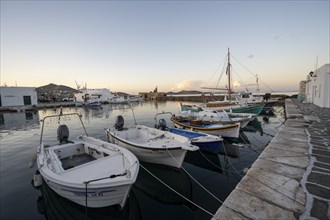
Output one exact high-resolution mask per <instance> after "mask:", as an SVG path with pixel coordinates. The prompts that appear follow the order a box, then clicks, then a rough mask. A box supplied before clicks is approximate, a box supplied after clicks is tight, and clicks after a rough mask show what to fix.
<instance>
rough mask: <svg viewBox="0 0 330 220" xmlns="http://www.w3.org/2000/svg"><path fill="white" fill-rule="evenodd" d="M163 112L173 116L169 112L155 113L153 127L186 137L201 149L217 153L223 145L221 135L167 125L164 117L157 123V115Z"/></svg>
mask: <svg viewBox="0 0 330 220" xmlns="http://www.w3.org/2000/svg"><path fill="white" fill-rule="evenodd" d="M163 114H170V115H171V116H173V115H172V113H171V112H162V113H158V114H156V116H155V122H156V123H155V128H158V129H160V130H163V131H169V132H171V133H174V134H178V135H181V136H184V137H187V138H189V140H190V141H191V144H193V145H196V146H198V147H199V149H200V150H201V151H204V152H209V153H214V154H218V153H219V152H220V151H221V148H222V146H223V138H222V137H221V136H215V135H211V134H206V133H202V132H197V131H192V130H187V129H181V128H175V127H167V123H166V120H165V119H164V118H160V119H159V120H158V123H157V119H158V118H157V116H159V115H163Z"/></svg>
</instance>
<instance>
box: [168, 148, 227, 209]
mask: <svg viewBox="0 0 330 220" xmlns="http://www.w3.org/2000/svg"><path fill="white" fill-rule="evenodd" d="M166 151H167V152H168V153H169V154H170V155H171V157H172V158H173V160H174V161H175V162H176V163H177V164H178V165H180V168H182V170H183V171H184V172H185V173H187V174H188V176H189V177H190V178H191V179H193V180H194V181H195V182H196V183H197V184H198V185H199V186H200V187H201V188H202V189H204V190H205V191H206V192H207V193H209V194H210V195H211V196H212V197H213V198H215V199H216V200H217V201H219V202H220V203H221V204H223V202H222V201H221V200H220V199H219V198H217V197H216V196H215V195H213V194H212V193H211V192H210V191H209V190H208V189H206V188H205V187H204V186H203V185H202V184H200V183H199V182H198V181H197V180H196V179H195V178H194V177H193V176H192V175H190V173H189V172H188V171H187V170H186V169H185V168H184V167H183V166H181V164H180V163H179V162H178V161H177V160H176V159H175V158H174V157H173V155H172V154H171V152H170V151H169V150H168V149H167V148H166Z"/></svg>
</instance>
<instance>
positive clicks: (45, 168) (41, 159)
mask: <svg viewBox="0 0 330 220" xmlns="http://www.w3.org/2000/svg"><path fill="white" fill-rule="evenodd" d="M72 115H76V116H78V117H79V119H80V121H81V123H82V120H81V116H80V115H79V114H78V113H71V114H62V113H60V115H55V116H46V117H45V118H44V119H43V120H42V131H41V138H40V146H39V147H38V151H37V154H36V162H37V167H38V171H39V172H40V174H41V176H42V179H43V182H45V183H47V185H48V186H49V187H50V188H51V189H52V190H54V191H55V192H56V193H57V194H59V195H60V196H62V197H65V198H66V199H69V200H71V201H73V202H75V203H77V204H79V205H83V206H86V207H105V206H110V205H115V204H119V205H120V206H121V208H122V207H123V206H124V205H125V201H126V199H127V196H128V193H129V191H130V189H131V186H132V185H133V184H134V182H135V180H136V178H137V175H138V171H139V161H138V159H137V158H136V157H135V155H133V154H132V153H131V152H129V151H128V150H127V149H124V148H122V147H120V146H118V145H115V144H111V143H107V142H105V141H102V140H99V139H95V138H92V137H88V136H87V133H86V130H85V127H84V126H83V123H82V126H83V128H84V130H85V135H81V136H78V137H77V138H76V139H73V140H69V130H68V127H67V125H65V124H61V125H59V127H58V129H57V135H58V137H57V138H58V140H59V143H58V144H55V145H53V146H49V145H45V144H44V140H43V133H44V125H45V120H46V119H49V118H53V120H54V117H58V118H59V121H60V118H61V117H62V116H72Z"/></svg>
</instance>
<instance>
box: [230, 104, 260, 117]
mask: <svg viewBox="0 0 330 220" xmlns="http://www.w3.org/2000/svg"><path fill="white" fill-rule="evenodd" d="M263 108H264V104H256V105H251V106H244V107H239V108H231V109H225V111H226V112H233V113H252V114H256V115H259V114H260V113H261V111H262V109H263Z"/></svg>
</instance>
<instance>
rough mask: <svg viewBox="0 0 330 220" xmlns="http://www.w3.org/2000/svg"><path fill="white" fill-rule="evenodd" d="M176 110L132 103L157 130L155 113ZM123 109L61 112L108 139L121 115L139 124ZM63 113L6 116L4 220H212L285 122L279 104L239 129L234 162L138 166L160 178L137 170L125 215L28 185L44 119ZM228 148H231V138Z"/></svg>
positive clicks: (52, 136) (210, 159)
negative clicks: (76, 115) (109, 129)
mask: <svg viewBox="0 0 330 220" xmlns="http://www.w3.org/2000/svg"><path fill="white" fill-rule="evenodd" d="M179 105H180V103H179V102H169V101H168V102H143V103H138V104H135V105H133V108H134V111H133V112H134V116H135V119H136V121H137V123H139V124H144V125H147V126H154V125H155V120H154V117H155V115H156V114H157V113H161V112H163V111H165V112H172V113H174V114H177V113H178V112H179ZM123 107H125V106H124V105H103V106H102V108H97V109H84V108H63V113H69V112H78V113H80V114H82V120H83V122H84V125H85V127H86V130H87V132H88V134H89V136H94V137H96V138H100V139H102V140H105V133H104V129H105V128H107V127H110V126H113V125H114V121H115V117H116V116H117V115H123V116H124V118H125V124H126V125H129V124H132V123H133V122H134V117H133V112H132V110H131V109H129V108H126V109H123ZM126 107H127V106H126ZM58 113H59V109H47V110H40V111H39V112H37V113H25V112H20V113H1V115H0V117H1V120H0V122H1V123H0V128H1V132H0V141H1V142H0V156H1V160H0V163H1V166H0V170H1V173H0V174H1V185H0V196H1V208H0V218H1V219H4V220H7V219H35V220H38V219H144V220H149V219H150V220H154V219H180V220H182V219H199V220H203V219H210V218H211V217H212V216H211V214H212V213H213V214H214V213H215V212H216V211H217V210H218V208H219V207H220V206H221V203H222V201H224V200H225V199H226V197H227V196H228V195H229V194H230V192H231V191H232V190H233V189H234V188H235V186H236V185H237V183H238V182H239V181H240V179H241V178H242V177H243V175H244V172H243V169H244V168H246V167H249V166H250V165H251V164H252V163H253V162H254V161H255V159H256V158H257V157H258V156H259V154H260V153H261V152H262V150H263V149H264V147H265V146H266V145H267V143H268V142H269V141H270V140H271V139H272V138H273V136H274V135H275V134H276V132H277V129H278V127H279V126H281V124H282V122H284V119H283V116H282V115H283V108H282V107H276V108H275V115H274V116H271V117H267V120H266V121H265V120H264V119H265V118H263V116H260V117H258V120H257V121H254V122H253V123H252V124H250V125H249V127H248V128H247V129H246V131H243V132H241V136H242V139H241V140H240V141H239V142H240V143H239V144H240V147H239V148H237V147H236V148H235V150H236V151H235V153H236V154H237V153H238V155H236V156H238V157H237V158H233V157H228V156H224V155H220V154H219V155H212V154H206V153H201V152H193V153H189V154H188V155H187V156H186V159H185V162H184V163H183V168H181V169H174V168H170V167H166V166H160V165H152V164H146V163H141V164H142V165H143V167H144V168H146V169H147V170H148V171H149V172H151V173H152V174H153V175H155V176H157V178H158V179H156V178H155V177H153V176H152V175H150V174H149V172H147V171H146V170H144V169H143V168H140V172H139V175H138V179H137V181H136V183H135V184H134V186H133V188H132V190H131V192H130V196H129V199H128V201H127V203H126V205H125V207H124V209H123V210H122V211H120V210H118V208H117V207H115V206H111V207H106V208H101V209H88V210H87V216H86V210H85V208H84V207H82V206H79V205H76V204H74V203H72V202H70V201H68V200H66V199H64V198H62V197H60V196H58V195H57V194H55V193H54V192H53V191H51V190H50V189H48V187H47V186H46V185H45V184H44V185H43V186H42V187H41V189H39V190H37V189H35V188H34V187H33V186H32V184H31V180H32V177H33V174H34V172H35V170H36V167H34V168H32V169H31V168H29V165H28V164H29V162H30V160H31V157H32V155H33V154H34V153H35V151H36V149H37V146H38V144H39V140H40V122H39V121H40V119H42V118H44V117H45V116H47V115H53V114H58ZM165 118H166V117H165ZM61 120H64V121H65V123H67V124H68V125H69V129H70V137H71V138H73V137H75V136H76V135H78V134H80V133H81V129H80V126H79V124H78V123H77V122H75V121H74V120H73V119H72V118H69V117H68V118H64V119H61ZM168 122H169V121H168ZM57 125H58V120H57V119H54V120H52V121H51V122H49V123H48V124H46V127H45V134H44V139H46V140H48V139H49V140H50V141H51V142H52V141H56V128H57ZM225 144H226V146H233V145H232V144H231V143H229V142H227V141H226V142H225ZM237 150H238V152H237ZM165 184H167V185H168V186H170V187H171V189H169V188H168V187H167V186H165ZM172 190H176V191H177V192H179V193H180V194H181V195H183V196H184V198H183V197H180V196H178V195H177V194H176V193H174V192H173V191H172Z"/></svg>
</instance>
